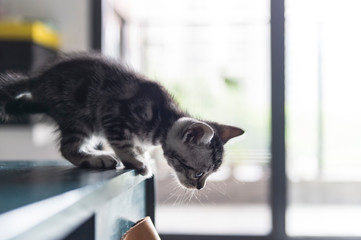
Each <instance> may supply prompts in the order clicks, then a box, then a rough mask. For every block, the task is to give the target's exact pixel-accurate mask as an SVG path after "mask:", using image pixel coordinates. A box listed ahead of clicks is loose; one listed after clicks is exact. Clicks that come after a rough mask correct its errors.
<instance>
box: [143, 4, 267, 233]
mask: <svg viewBox="0 0 361 240" xmlns="http://www.w3.org/2000/svg"><path fill="white" fill-rule="evenodd" d="M142 7H143V8H146V9H147V10H148V11H147V13H148V14H147V15H145V16H144V24H143V26H142V29H143V32H144V35H143V38H144V45H143V46H142V49H143V50H144V52H143V56H144V61H143V64H144V65H143V69H144V72H145V73H146V75H148V76H150V77H151V78H152V79H156V80H158V81H160V82H162V83H163V84H164V85H166V86H167V88H168V89H169V90H170V91H171V92H172V93H173V94H174V95H175V98H176V99H177V100H178V102H180V105H181V106H182V107H183V108H184V109H186V110H188V111H189V112H190V113H191V114H192V115H193V116H199V117H201V118H202V119H209V120H212V121H218V122H221V123H227V124H233V125H236V126H240V127H242V128H244V129H245V130H246V132H247V136H246V138H245V140H244V141H242V140H241V139H238V140H236V139H235V141H234V142H230V143H227V145H226V156H225V159H224V164H223V165H222V167H221V168H220V170H219V171H218V172H217V173H216V174H214V175H213V176H211V177H210V178H209V180H208V182H207V187H206V189H205V190H202V191H200V192H195V191H191V192H190V191H186V190H183V189H181V188H179V186H178V184H177V182H176V180H175V179H174V177H173V176H172V175H171V174H170V171H171V170H170V169H169V167H168V166H167V164H166V162H165V161H162V162H161V161H158V163H157V164H158V168H157V169H158V172H157V174H156V176H157V184H158V187H157V189H158V195H157V199H158V203H157V208H156V221H157V228H158V230H159V231H160V232H161V233H168V234H169V233H171V234H185V233H186V234H190V233H191V234H216V235H219V234H221V235H239V234H250V235H266V234H268V233H269V232H270V231H271V212H270V208H269V202H268V199H269V197H268V195H269V189H268V186H269V177H270V170H269V161H270V149H269V148H270V137H269V132H270V130H269V127H270V124H269V122H270V77H269V76H270V74H269V72H270V71H269V58H270V57H269V2H268V1H266V0H261V1H253V0H243V1H239V0H234V1H219V0H213V1H209V0H207V1H180V0H179V1H155V0H154V1H144V2H142ZM158 158H159V157H158ZM169 216H176V217H172V218H171V220H170V219H169ZM208 219H217V221H208Z"/></svg>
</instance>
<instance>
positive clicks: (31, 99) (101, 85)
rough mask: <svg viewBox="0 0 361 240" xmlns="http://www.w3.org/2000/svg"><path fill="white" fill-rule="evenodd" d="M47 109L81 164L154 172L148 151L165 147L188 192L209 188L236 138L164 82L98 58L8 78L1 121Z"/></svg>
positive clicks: (1, 87) (0, 86) (0, 80)
mask: <svg viewBox="0 0 361 240" xmlns="http://www.w3.org/2000/svg"><path fill="white" fill-rule="evenodd" d="M39 112H42V113H46V114H47V115H49V116H50V117H52V118H53V119H54V121H55V122H56V123H57V125H58V129H59V133H60V141H59V142H60V152H61V154H62V155H63V156H64V158H66V159H67V160H69V161H70V162H71V163H73V164H74V165H76V166H79V167H85V168H106V169H109V168H115V167H122V166H123V165H125V166H126V167H130V168H135V169H137V170H138V171H139V172H140V173H141V174H143V175H146V174H148V172H149V171H148V170H149V169H148V167H147V165H146V162H145V159H144V153H145V151H146V149H145V147H144V146H148V145H161V146H162V148H163V150H164V156H165V158H166V159H167V161H168V163H169V165H170V166H171V167H173V168H174V169H175V171H176V173H177V176H178V179H179V180H180V182H181V183H182V184H183V185H184V186H185V187H188V188H198V189H201V188H202V187H203V186H204V184H205V180H206V178H207V176H208V175H209V174H211V173H212V172H214V171H215V170H217V168H218V167H219V166H220V164H221V162H222V155H223V144H224V143H225V142H226V141H227V140H228V139H226V140H225V139H222V132H224V131H222V129H223V127H224V126H223V125H219V124H216V123H211V122H209V123H205V122H202V121H199V120H196V119H194V118H191V117H190V116H189V115H188V114H187V113H185V112H183V111H182V110H180V109H179V108H178V105H177V104H176V103H175V101H174V100H173V98H172V96H171V95H170V94H169V93H168V92H167V91H166V90H165V89H164V88H163V87H162V86H161V85H159V84H158V83H156V82H153V81H150V80H147V79H146V78H144V77H143V76H140V75H138V74H136V73H134V72H132V71H130V70H129V69H127V68H125V67H124V66H122V65H121V64H119V63H118V62H115V61H112V60H110V59H107V58H104V57H102V56H101V55H97V54H77V55H71V56H65V57H62V58H60V59H59V60H58V61H56V62H55V63H53V64H51V65H50V66H48V67H47V68H45V69H44V70H42V71H40V72H39V73H37V74H34V75H31V76H28V77H24V76H21V75H16V74H4V75H0V117H1V116H2V118H3V119H5V118H8V117H9V116H15V115H19V114H31V113H39ZM242 133H243V131H242ZM238 135H240V134H238ZM94 136H97V138H95V137H94ZM104 142H107V144H109V145H110V146H111V148H112V149H113V151H112V152H108V151H105V150H103V149H102V147H101V146H102V145H103V143H104Z"/></svg>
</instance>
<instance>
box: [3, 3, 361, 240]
mask: <svg viewBox="0 0 361 240" xmlns="http://www.w3.org/2000/svg"><path fill="white" fill-rule="evenodd" d="M284 3H285V13H284V14H285V15H284V16H285V36H284V37H285V48H284V49H285V85H286V89H285V93H286V99H285V114H286V125H285V126H284V127H285V131H286V167H287V168H286V173H285V174H286V177H287V178H286V179H287V189H288V191H287V196H286V199H287V206H285V208H286V213H285V217H286V226H285V227H286V229H285V230H286V234H287V235H288V236H291V237H292V236H342V237H350V236H360V237H361V228H360V227H359V222H360V221H361V194H360V193H359V192H358V189H360V188H361V174H360V173H361V146H360V140H358V139H359V135H361V127H360V126H361V125H360V122H361V108H360V107H357V106H358V104H357V102H361V94H360V91H361V68H360V64H361V59H360V56H361V44H360V42H361V27H360V25H361V15H360V14H359V12H360V9H361V2H360V1H358V0H342V1H341V0H312V1H311V0H285V2H284ZM0 19H1V21H5V20H6V21H9V20H10V21H17V22H19V21H20V22H29V21H40V22H41V23H43V24H45V25H46V26H47V27H49V28H51V29H52V30H53V31H54V32H56V33H57V35H58V36H59V39H60V41H59V44H58V45H57V47H56V49H55V51H58V50H60V51H65V52H69V51H89V50H98V51H101V52H103V53H104V54H106V55H108V56H111V57H114V58H116V59H119V61H122V62H124V63H126V64H127V65H129V66H131V68H133V69H135V70H136V71H138V72H141V73H142V74H144V75H146V76H147V77H149V78H150V79H154V80H156V81H159V82H161V83H162V84H163V85H165V86H166V87H167V88H168V89H169V91H170V92H171V93H172V94H173V95H174V96H175V99H176V100H177V101H178V102H179V103H180V105H181V106H182V108H184V109H186V110H187V111H189V112H190V113H191V114H193V115H194V116H196V117H200V118H202V119H209V120H213V121H219V122H222V123H226V124H233V125H236V126H239V127H241V128H243V129H245V130H246V132H247V133H246V136H245V137H242V138H240V139H236V140H235V141H231V142H230V143H227V146H226V156H225V159H224V164H223V165H222V167H221V168H220V170H219V171H218V172H217V173H216V174H214V175H213V176H211V177H210V178H209V181H208V183H207V187H206V189H204V190H202V191H199V192H188V191H185V190H183V189H181V188H179V187H178V185H177V182H176V180H175V179H174V177H173V176H172V174H171V173H170V169H169V167H168V166H167V165H166V163H165V161H163V160H162V159H161V158H162V156H161V155H162V154H161V152H159V151H155V152H154V154H153V156H154V158H155V159H156V160H157V161H156V166H157V167H156V184H157V205H156V227H157V229H158V231H159V232H160V233H161V234H168V235H171V234H177V235H179V234H180V235H182V234H186V235H194V236H197V235H238V236H243V235H247V236H249V235H256V236H267V235H268V234H270V233H271V231H272V226H273V223H272V207H271V203H270V199H271V198H270V196H271V195H272V189H271V184H270V181H271V175H272V171H271V167H270V162H271V158H272V153H271V129H270V128H271V88H270V86H271V69H270V68H271V57H270V53H271V50H270V48H271V44H270V20H271V16H270V1H269V0H222V1H221V0H168V1H166V0H102V1H100V0H98V1H97V0H92V1H90V0H89V1H87V0H77V1H71V0H63V1H57V0H1V1H0ZM0 36H1V33H0ZM0 40H1V39H0ZM0 45H1V43H0ZM0 50H1V48H0ZM24 54H26V53H24ZM280 54H282V52H281V53H280ZM0 58H3V59H4V55H1V52H0ZM19 58H21V55H19ZM33 58H35V57H33ZM5 60H6V59H5ZM3 61H4V60H3ZM0 62H1V60H0ZM5 70H7V69H5V67H3V68H2V69H1V65H0V72H2V71H5ZM28 70H29V71H33V70H36V66H31V67H29V69H28ZM52 130H53V129H52V127H51V126H48V125H46V124H42V123H37V122H36V121H33V120H30V121H29V122H27V123H26V124H24V123H22V124H2V125H0V160H15V159H16V160H34V159H36V160H39V159H44V160H49V159H54V160H56V159H61V156H60V155H59V154H58V152H57V148H56V145H55V142H54V139H55V136H54V135H53V134H52ZM210 219H211V220H212V221H210Z"/></svg>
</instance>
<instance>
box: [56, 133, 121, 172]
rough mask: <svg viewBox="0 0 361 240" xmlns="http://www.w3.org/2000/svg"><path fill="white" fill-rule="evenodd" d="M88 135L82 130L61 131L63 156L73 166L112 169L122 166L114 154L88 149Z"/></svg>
mask: <svg viewBox="0 0 361 240" xmlns="http://www.w3.org/2000/svg"><path fill="white" fill-rule="evenodd" d="M88 135H89V134H88V133H87V131H86V130H84V129H81V128H73V129H69V128H66V129H64V128H63V129H61V141H60V151H61V154H62V155H63V156H64V157H65V158H66V159H67V160H69V161H70V162H71V163H72V164H74V165H76V166H79V167H84V168H104V169H112V168H116V167H118V166H119V165H120V164H121V163H120V160H119V159H118V158H117V157H116V156H115V155H114V154H111V153H108V152H106V151H99V150H95V149H91V148H88V147H86V143H85V140H86V139H87V138H88V137H89V136H88Z"/></svg>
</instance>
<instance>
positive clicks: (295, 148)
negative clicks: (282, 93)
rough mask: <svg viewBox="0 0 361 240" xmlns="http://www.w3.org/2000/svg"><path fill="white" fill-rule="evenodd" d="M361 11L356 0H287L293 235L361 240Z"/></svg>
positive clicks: (289, 228) (290, 223)
mask: <svg viewBox="0 0 361 240" xmlns="http://www.w3.org/2000/svg"><path fill="white" fill-rule="evenodd" d="M359 9H361V2H360V1H357V0H348V1H337V0H333V1H323V0H316V1H304V0H302V1H298V0H288V1H287V2H286V33H287V34H286V53H287V54H286V86H287V87H286V89H287V92H286V94H287V100H286V106H287V166H288V167H287V174H288V177H289V182H288V188H289V195H288V199H289V203H290V204H289V205H288V209H287V226H286V227H287V233H289V234H290V235H296V236H299V235H302V236H307V235H313V236H314V235H317V236H319V235H327V236H357V235H358V236H360V235H361V229H360V228H359V225H358V223H359V222H360V221H361V205H360V203H361V198H360V194H358V191H357V189H359V188H360V186H361V182H360V180H361V175H360V173H361V162H360V160H361V148H360V141H359V139H358V136H359V135H360V134H361V128H360V122H361V108H360V107H358V103H359V102H361V95H360V94H359V92H360V89H361V84H360V79H361V71H360V66H359V65H360V56H361V45H360V42H361V30H360V23H361V17H360V14H359V11H358V10H359ZM305 13H307V17H305ZM311 216H312V217H311ZM321 222H322V224H319V223H321Z"/></svg>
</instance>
